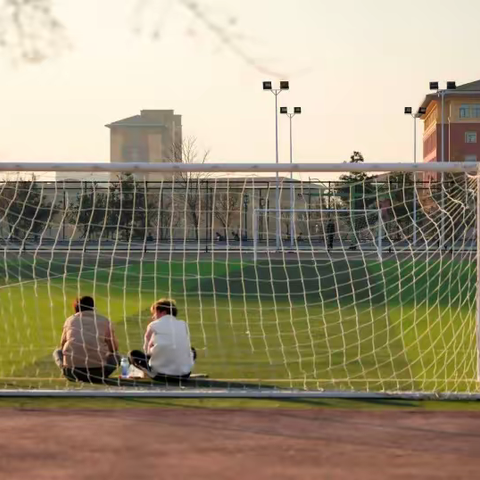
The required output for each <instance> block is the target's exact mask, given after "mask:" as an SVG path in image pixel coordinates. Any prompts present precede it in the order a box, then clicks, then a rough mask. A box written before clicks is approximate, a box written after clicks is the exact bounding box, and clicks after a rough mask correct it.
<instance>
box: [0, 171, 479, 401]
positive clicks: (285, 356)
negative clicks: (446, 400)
mask: <svg viewBox="0 0 480 480" xmlns="http://www.w3.org/2000/svg"><path fill="white" fill-rule="evenodd" d="M277 196H278V198H279V202H278V204H279V205H280V207H281V209H280V210H277V209H275V208H276V205H277V203H276V199H277ZM476 208H477V180H476V178H474V177H469V176H467V175H464V174H453V173H450V174H444V175H443V177H442V178H440V177H438V178H437V177H435V176H433V175H430V177H428V178H423V177H422V178H420V177H417V178H414V177H413V176H412V175H411V174H400V173H388V174H384V175H381V176H371V175H367V174H355V175H351V176H349V177H348V178H347V179H346V180H344V181H342V182H340V181H320V180H317V179H305V178H302V179H296V180H293V181H291V180H289V179H282V178H281V179H280V181H279V183H278V184H277V182H276V181H275V179H272V178H267V177H258V176H256V177H247V178H238V177H227V176H226V175H223V176H211V175H210V176H209V175H206V174H197V173H190V174H184V175H175V176H169V177H168V176H163V178H156V179H154V178H152V177H151V176H150V177H147V176H146V177H141V178H140V177H138V176H137V177H133V176H131V175H127V174H125V175H121V176H120V177H114V176H113V175H112V176H111V177H105V178H103V179H99V180H96V181H93V180H91V179H90V180H85V181H67V180H61V181H51V180H49V181H47V180H39V179H38V178H36V177H34V176H33V177H32V176H27V175H25V174H22V175H13V174H12V175H10V176H9V177H8V178H4V179H3V180H2V181H1V185H0V237H1V241H0V249H1V252H0V253H1V257H2V261H1V263H0V281H1V286H0V312H1V315H2V319H3V321H2V322H1V323H0V389H3V390H6V389H12V388H13V389H59V390H65V389H67V388H85V384H84V383H80V382H75V383H73V382H69V381H68V380H66V379H65V378H64V376H63V375H62V371H61V369H60V368H59V367H58V366H57V365H56V364H55V362H54V360H53V358H52V352H54V351H55V349H56V348H58V347H59V346H60V338H61V335H62V327H63V325H64V322H65V320H66V318H67V317H69V316H70V315H72V313H73V311H72V302H73V300H74V299H75V298H76V297H80V296H83V295H90V296H92V297H93V298H94V299H95V302H96V312H98V314H99V315H100V314H102V315H103V316H105V317H107V318H109V319H111V320H112V322H113V325H114V329H115V334H116V337H117V338H118V342H119V345H120V347H119V353H120V354H127V352H128V351H130V350H135V349H142V347H143V340H144V333H145V330H146V328H147V325H148V323H149V321H150V317H151V313H150V306H151V304H152V303H153V302H154V301H155V300H157V299H158V298H160V297H171V298H174V299H175V300H176V301H177V305H178V309H179V313H178V317H179V318H181V319H183V320H185V321H186V322H187V324H188V327H189V331H190V337H191V343H192V346H194V347H195V349H196V351H197V360H196V364H195V367H194V370H193V373H194V374H206V375H208V378H200V377H192V378H190V379H189V380H188V381H186V380H184V381H183V385H184V386H185V389H186V391H188V390H189V389H221V390H224V391H235V390H238V389H242V390H243V391H256V390H259V389H261V390H271V391H287V390H291V389H301V390H309V391H323V390H329V391H330V390H331V391H348V392H364V391H373V392H383V391H388V392H406V391H408V392H450V393H475V392H478V382H477V376H478V365H477V364H478V354H477V335H476V314H477V305H476V292H477V273H476V272H477V262H476V259H477V252H476V249H477V246H476V228H477V226H476V223H477V214H476ZM278 226H280V228H278ZM278 232H281V235H280V237H281V238H278V237H279V236H278ZM118 374H119V370H117V371H116V372H113V373H112V375H111V376H110V378H108V379H106V378H103V377H101V378H100V379H99V380H100V382H99V385H97V386H95V387H94V388H99V389H105V388H108V389H118V390H119V391H121V389H120V388H119V387H123V388H140V389H146V388H158V389H165V388H170V386H171V381H170V384H169V382H167V383H166V384H165V383H161V382H152V381H150V380H138V381H137V380H121V379H119V378H118ZM88 388H92V387H91V386H90V385H89V386H88Z"/></svg>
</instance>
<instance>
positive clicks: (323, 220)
mask: <svg viewBox="0 0 480 480" xmlns="http://www.w3.org/2000/svg"><path fill="white" fill-rule="evenodd" d="M253 215H254V225H255V228H254V245H253V248H254V252H255V259H257V254H258V251H259V250H260V249H261V248H262V246H261V242H260V241H259V238H260V235H261V232H260V225H261V224H262V225H266V226H267V229H266V232H265V233H266V235H267V238H268V237H269V236H270V235H272V232H270V231H269V227H268V226H269V225H270V223H271V220H273V218H275V219H277V218H278V217H279V218H280V221H281V223H285V228H283V229H282V228H281V229H280V231H281V234H282V241H281V242H280V247H281V248H282V249H290V250H292V249H295V248H299V249H301V250H302V251H305V250H308V249H313V250H315V249H317V250H319V251H322V250H331V251H334V250H343V249H349V250H357V249H359V250H363V251H368V250H370V251H371V250H374V251H376V253H377V255H378V258H379V260H380V261H381V260H382V252H383V235H384V234H383V220H382V210H381V209H377V210H373V209H367V210H348V209H334V210H328V209H315V208H311V209H293V210H292V209H282V210H276V209H255V210H254V212H253ZM282 221H283V222H282ZM302 226H303V227H304V228H302ZM329 242H330V243H331V245H330V247H329ZM263 243H264V244H265V245H264V247H263V248H264V249H265V248H270V242H268V241H265V242H263ZM334 245H337V248H336V249H335V248H334ZM301 247H303V248H301ZM275 248H277V247H276V246H275Z"/></svg>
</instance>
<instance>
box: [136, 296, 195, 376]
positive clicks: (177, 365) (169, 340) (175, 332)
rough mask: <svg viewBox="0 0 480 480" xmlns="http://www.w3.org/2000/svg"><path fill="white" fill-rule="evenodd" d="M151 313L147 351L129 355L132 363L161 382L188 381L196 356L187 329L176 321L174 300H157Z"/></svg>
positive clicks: (182, 322) (145, 339) (147, 332)
mask: <svg viewBox="0 0 480 480" xmlns="http://www.w3.org/2000/svg"><path fill="white" fill-rule="evenodd" d="M150 311H151V313H152V321H151V322H150V324H149V325H148V327H147V331H146V332H145V338H144V345H143V350H144V351H143V352H141V351H139V350H133V351H132V352H130V354H129V358H130V362H131V363H132V364H133V365H135V366H136V367H137V368H140V369H142V370H144V371H146V372H147V373H148V375H149V376H151V377H152V378H155V379H158V380H161V379H165V378H168V377H183V378H188V377H189V376H190V373H191V371H192V368H193V365H194V363H195V359H196V352H195V349H193V348H192V347H191V345H190V332H189V330H188V325H187V324H186V322H184V321H183V320H178V319H177V306H176V303H175V300H171V299H168V298H163V299H161V300H158V301H157V302H155V303H154V304H153V305H152V306H151V308H150Z"/></svg>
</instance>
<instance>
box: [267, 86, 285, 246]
mask: <svg viewBox="0 0 480 480" xmlns="http://www.w3.org/2000/svg"><path fill="white" fill-rule="evenodd" d="M263 89H264V90H269V91H270V92H272V93H273V95H274V96H275V163H276V164H278V162H279V156H278V96H279V95H280V94H281V93H282V92H283V91H284V90H289V89H290V84H289V82H287V81H286V80H282V81H281V82H280V88H273V85H272V82H270V81H266V82H263ZM282 108H285V107H282ZM281 113H283V112H281ZM275 205H276V209H277V211H278V212H279V211H280V177H279V176H278V172H276V186H275ZM276 231H277V239H276V246H277V249H279V248H280V240H281V236H282V220H281V218H280V215H279V214H278V215H277V221H276Z"/></svg>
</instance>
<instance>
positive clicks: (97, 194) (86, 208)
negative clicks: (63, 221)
mask: <svg viewBox="0 0 480 480" xmlns="http://www.w3.org/2000/svg"><path fill="white" fill-rule="evenodd" d="M108 214H109V212H107V192H106V191H105V187H103V188H102V187H100V186H99V184H98V182H88V183H87V182H82V191H81V192H80V193H79V194H78V195H77V201H76V203H75V204H72V205H68V208H67V214H66V218H67V220H68V221H69V222H70V223H72V224H74V225H75V226H76V230H77V231H79V232H80V238H84V239H86V240H90V239H93V238H95V236H96V234H97V233H101V232H102V231H103V228H104V224H105V216H106V215H107V216H108ZM107 232H108V228H107Z"/></svg>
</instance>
